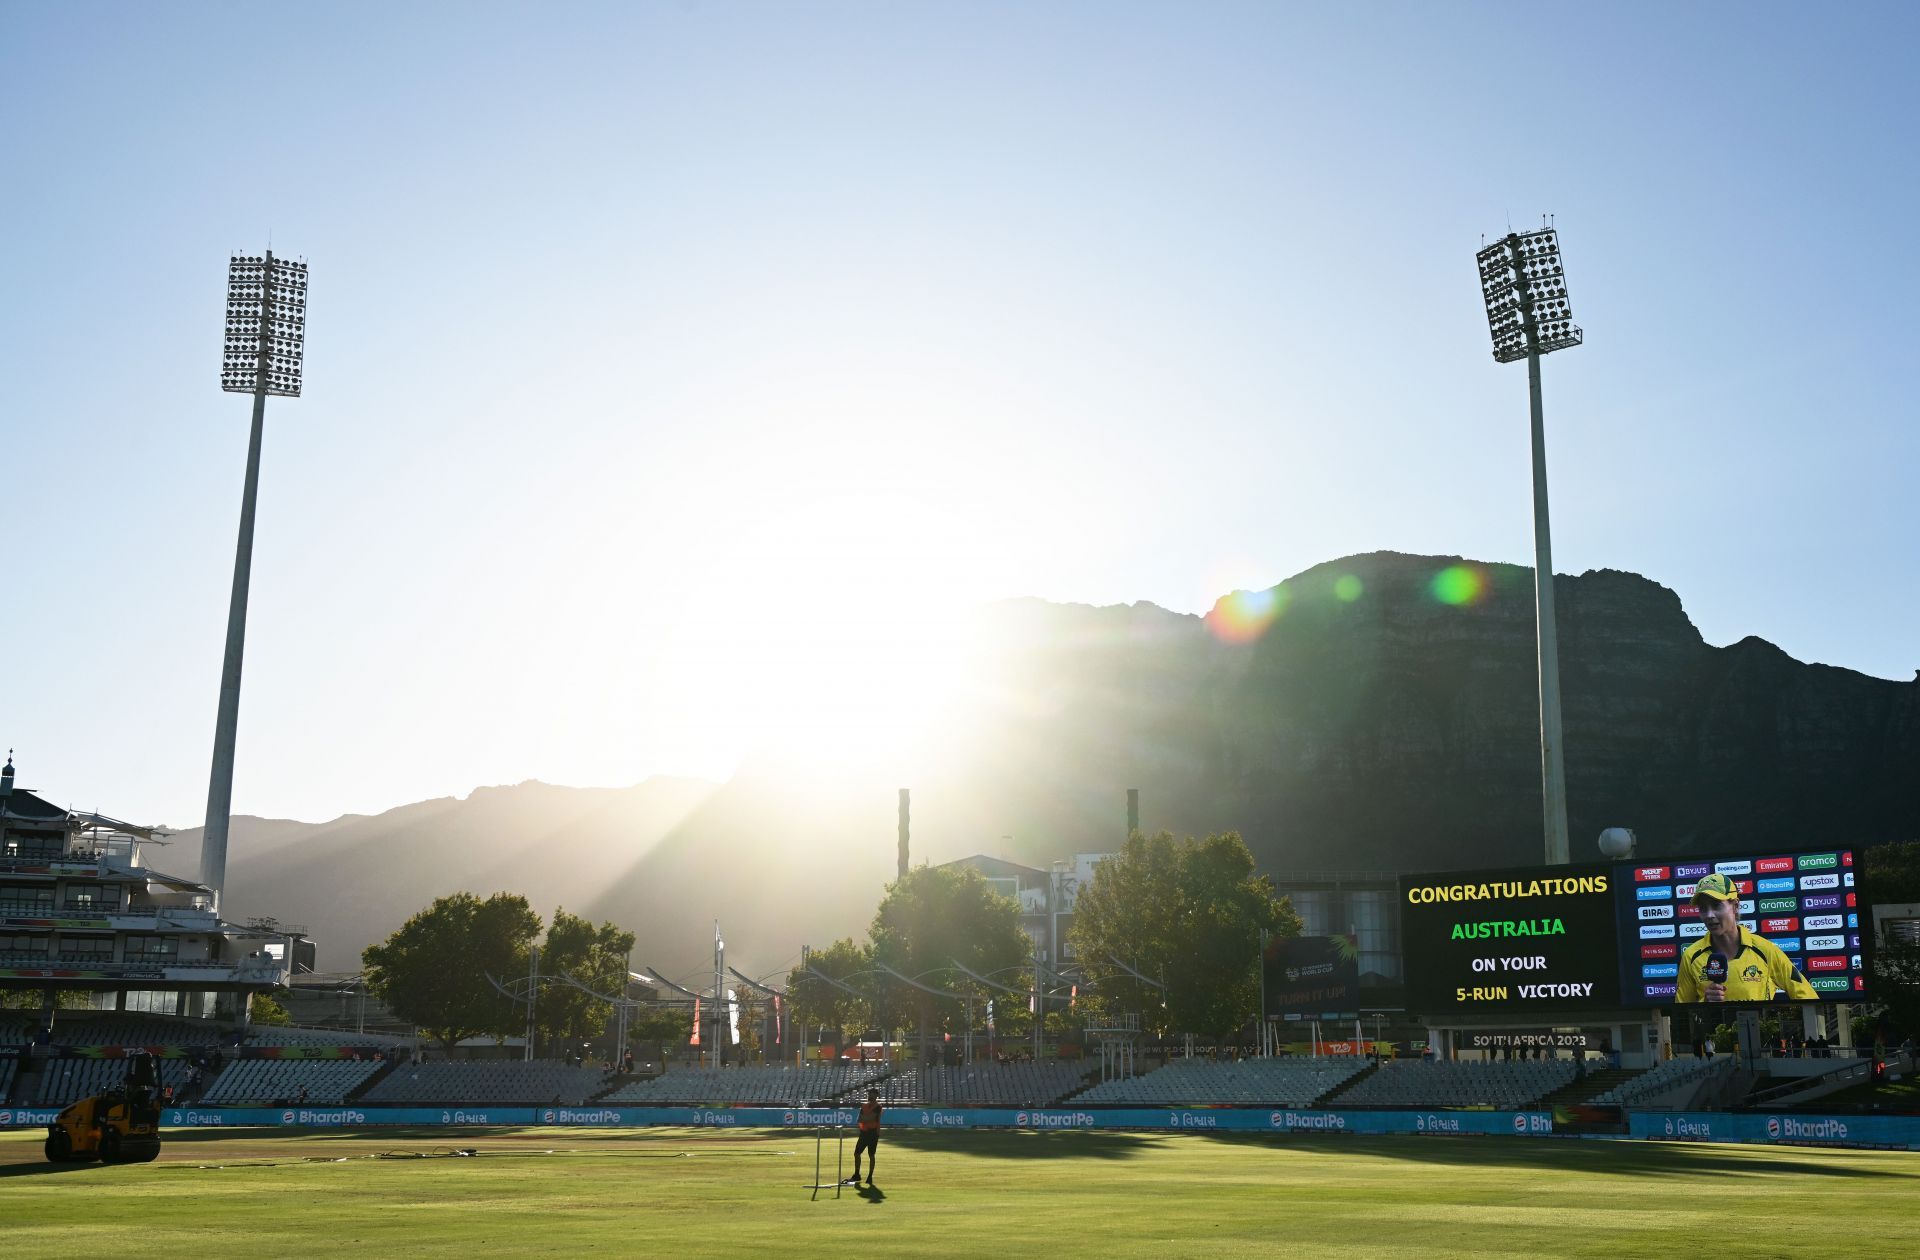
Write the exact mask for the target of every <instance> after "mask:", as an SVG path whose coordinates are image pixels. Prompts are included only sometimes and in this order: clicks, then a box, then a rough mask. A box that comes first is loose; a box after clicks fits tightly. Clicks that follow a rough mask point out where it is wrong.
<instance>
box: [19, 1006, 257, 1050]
mask: <svg viewBox="0 0 1920 1260" xmlns="http://www.w3.org/2000/svg"><path fill="white" fill-rule="evenodd" d="M44 1019H45V1016H43V1015H42V1014H41V1013H39V1012H31V1013H28V1012H11V1013H9V1014H7V1015H5V1016H0V1046H24V1045H29V1044H31V1043H33V1042H35V1041H37V1040H39V1039H40V1038H39V1034H40V1032H41V1030H42V1026H43V1021H44ZM46 1040H47V1043H48V1044H50V1045H56V1046H212V1045H219V1044H222V1043H225V1042H231V1041H232V1040H234V1034H233V1033H231V1032H229V1031H228V1030H227V1029H226V1028H224V1027H222V1026H221V1025H219V1024H217V1023H214V1022H212V1021H211V1020H204V1019H182V1018H169V1017H167V1016H164V1015H137V1014H126V1013H122V1012H116V1011H64V1010H63V1011H56V1012H54V1015H53V1026H52V1029H51V1030H50V1031H49V1033H48V1035H47V1038H46Z"/></svg>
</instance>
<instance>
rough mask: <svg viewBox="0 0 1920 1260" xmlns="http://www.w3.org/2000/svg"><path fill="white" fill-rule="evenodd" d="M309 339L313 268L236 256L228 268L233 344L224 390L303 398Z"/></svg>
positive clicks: (224, 364)
mask: <svg viewBox="0 0 1920 1260" xmlns="http://www.w3.org/2000/svg"><path fill="white" fill-rule="evenodd" d="M306 340H307V264H305V263H303V262H290V261H288V260H287V259H284V258H275V257H274V256H273V255H272V254H271V253H269V254H267V255H266V257H264V258H260V257H254V256H252V255H245V254H236V255H234V257H233V261H232V262H231V263H230V264H229V265H228V267H227V342H226V353H225V355H224V356H223V357H222V359H221V364H220V388H221V389H223V390H226V391H227V392H228V393H234V394H252V393H258V392H260V391H262V390H264V391H265V392H266V393H269V394H276V395H278V396H280V397H282V398H298V397H299V396H300V366H301V358H302V356H303V355H304V354H305V349H306Z"/></svg>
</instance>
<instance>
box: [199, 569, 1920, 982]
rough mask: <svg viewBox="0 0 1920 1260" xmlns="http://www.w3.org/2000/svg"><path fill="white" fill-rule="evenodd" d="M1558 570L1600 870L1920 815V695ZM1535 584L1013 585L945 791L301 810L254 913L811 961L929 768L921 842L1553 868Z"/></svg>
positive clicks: (240, 828)
mask: <svg viewBox="0 0 1920 1260" xmlns="http://www.w3.org/2000/svg"><path fill="white" fill-rule="evenodd" d="M1554 584H1555V593H1556V603H1557V607H1558V610H1559V617H1560V628H1561V674H1562V690H1563V709H1564V719H1565V748H1566V760H1567V794H1568V804H1569V816H1570V820H1571V823H1572V833H1573V839H1574V852H1575V854H1576V857H1578V856H1579V855H1580V854H1582V853H1583V852H1584V851H1586V850H1587V849H1588V848H1590V844H1591V839H1592V837H1593V836H1594V835H1597V834H1598V831H1599V830H1600V828H1602V827H1605V826H1612V825H1623V826H1631V827H1634V828H1635V829H1636V830H1637V831H1638V832H1639V833H1640V836H1641V841H1642V851H1643V852H1645V853H1646V854H1647V855H1648V856H1650V857H1652V856H1666V855H1675V856H1677V855H1681V854H1685V853H1697V852H1706V851H1711V850H1714V849H1717V848H1732V847H1741V846H1742V845H1745V844H1748V843H1762V844H1769V845H1771V844H1773V843H1776V842H1778V843H1780V845H1781V847H1788V844H1789V842H1790V841H1792V842H1799V843H1825V842H1827V841H1828V840H1829V839H1831V840H1834V841H1836V842H1837V841H1840V840H1845V841H1848V842H1852V843H1864V842H1869V841H1872V840H1875V839H1894V838H1904V836H1906V835H1911V834H1914V833H1915V832H1916V831H1920V826H1916V821H1917V820H1920V785H1917V784H1916V769H1915V767H1916V766H1920V685H1916V684H1915V683H1896V682H1891V681H1888V680H1881V679H1877V678H1873V677H1871V676H1869V675H1866V674H1863V673H1861V672H1859V671H1854V670H1849V669H1847V668H1845V667H1841V666H1831V665H1824V664H1809V663H1803V662H1799V661H1796V660H1794V659H1793V658H1792V657H1791V656H1789V655H1788V654H1787V653H1785V652H1784V651H1782V650H1781V649H1779V648H1778V647H1776V646H1774V645H1773V644H1770V643H1768V642H1766V641H1765V640H1764V639H1760V638H1758V637H1757V636H1746V637H1744V638H1742V639H1740V640H1738V641H1736V642H1735V643H1733V644H1730V645H1727V646H1724V647H1717V646H1714V645H1711V644H1708V643H1706V642H1705V640H1704V638H1703V637H1702V636H1701V635H1700V632H1699V630H1698V628H1697V627H1695V626H1694V624H1693V623H1692V621H1691V620H1690V619H1689V618H1688V617H1687V615H1686V612H1685V607H1684V603H1683V601H1682V600H1681V598H1680V596H1679V594H1678V593H1677V592H1675V591H1673V590H1672V589H1670V588H1668V587H1665V586H1663V585H1661V584H1660V583H1658V582H1654V581H1652V580H1650V579H1647V578H1644V577H1641V576H1639V575H1637V574H1632V573H1629V572H1626V571H1624V570H1617V569H1599V570H1590V571H1588V572H1586V573H1583V574H1580V575H1578V576H1569V575H1556V576H1555V579H1554ZM1532 585H1533V572H1532V570H1531V569H1530V568H1526V567H1524V566H1518V565H1499V564H1485V563H1481V562H1476V561H1472V560H1466V559H1463V558H1461V557H1457V556H1408V555H1404V554H1402V553H1395V552H1373V553H1367V554H1364V555H1358V556H1351V557H1346V558H1344V559H1340V560H1333V561H1327V562H1325V563H1323V564H1319V565H1315V566H1313V567H1312V568H1310V569H1307V570H1305V571H1304V572H1302V573H1301V574H1298V575H1296V576H1295V577H1292V578H1289V579H1287V581H1286V582H1283V583H1280V584H1278V585H1277V586H1275V587H1273V588H1270V589H1269V591H1268V592H1264V593H1252V594H1254V595H1256V596H1258V598H1257V599H1252V600H1244V601H1242V602H1245V603H1249V604H1257V605H1259V607H1260V608H1262V609H1265V610H1268V614H1269V615H1270V620H1269V621H1268V622H1267V623H1266V625H1265V627H1264V632H1263V633H1258V634H1255V635H1253V636H1252V637H1251V638H1249V639H1246V640H1245V641H1241V642H1229V641H1228V639H1227V637H1225V636H1226V632H1227V631H1229V630H1232V629H1233V628H1234V627H1233V626H1231V625H1229V624H1228V622H1229V621H1230V620H1231V618H1230V617H1229V616H1228V614H1229V613H1232V612H1233V611H1234V607H1233V603H1234V601H1235V599H1236V596H1232V595H1230V596H1226V597H1223V598H1222V600H1221V601H1220V602H1219V603H1217V604H1216V605H1215V608H1214V609H1213V610H1212V611H1210V612H1209V613H1208V614H1205V615H1195V614H1186V613H1178V612H1174V611H1171V610H1168V609H1164V608H1161V607H1159V606H1158V605H1154V604H1151V603H1149V602H1147V601H1136V602H1134V603H1132V604H1111V605H1101V606H1095V605H1073V604H1054V603H1050V602H1048V601H1045V600H1040V599H1035V598H1031V597H1029V598H1023V599H1019V600H1009V601H1002V602H1001V603H1000V604H998V605H995V606H994V609H993V617H992V631H993V634H994V638H995V645H996V649H997V653H996V655H995V657H994V658H993V661H992V667H991V671H990V675H989V676H988V677H987V678H986V679H984V680H983V682H982V684H981V686H980V687H979V688H978V689H977V692H976V694H975V695H974V698H973V702H972V703H973V709H972V712H971V720H970V721H969V722H968V723H965V724H961V725H956V727H955V728H954V731H953V732H952V734H951V738H950V739H948V740H947V741H946V742H945V743H944V745H943V748H942V752H943V756H942V758H941V760H940V762H939V763H938V764H937V765H936V766H935V767H934V769H933V770H932V771H930V772H929V773H928V774H927V775H926V777H924V778H923V779H922V780H921V781H919V782H915V783H912V784H905V785H902V784H892V783H880V782H877V781H869V782H865V783H859V782H854V781H852V780H851V779H849V781H848V782H844V783H828V782H824V781H822V780H821V779H820V778H819V777H818V776H817V775H815V776H810V775H808V774H806V773H802V772H800V771H799V770H796V769H795V768H794V767H791V766H786V765H782V764H779V763H769V762H760V763H749V764H748V765H747V766H744V767H743V768H742V769H741V771H740V772H739V773H738V774H736V775H735V776H734V778H733V779H732V780H730V781H728V782H727V783H725V784H721V785H711V784H699V783H697V781H687V780H677V781H671V782H656V781H655V780H651V779H650V780H647V781H645V782H643V783H642V784H637V785H634V786H633V787H630V788H566V787H562V786H558V785H552V784H545V783H541V782H539V781H537V780H527V781H524V782H522V783H520V784H517V785H511V786H504V785H501V786H490V787H484V788H476V789H475V790H474V791H473V792H471V793H469V794H468V795H467V796H466V797H464V798H456V797H441V798H435V799H434V800H433V801H425V802H413V803H410V804H408V805H404V806H396V807H395V808H394V809H393V810H389V811H385V812H383V813H381V814H377V815H343V816H341V818H339V819H335V820H332V821H331V822H329V823H325V824H311V825H306V826H310V827H311V828H312V830H311V831H309V832H306V833H299V832H297V831H294V830H292V828H297V827H299V826H302V825H301V824H285V823H281V824H276V825H275V826H276V828H277V830H278V831H279V832H280V835H279V838H278V840H277V841H276V842H274V843H272V844H271V845H268V846H265V847H258V848H256V846H254V845H253V843H252V842H251V840H250V838H249V837H250V834H251V832H252V831H253V829H254V824H255V822H261V825H262V826H264V825H265V823H264V822H263V821H262V820H247V819H240V818H236V820H235V826H234V841H233V846H232V849H231V857H230V879H229V888H228V896H227V905H228V907H229V909H230V910H231V911H232V912H234V913H236V914H240V913H248V914H260V913H265V914H272V915H274V916H275V917H277V918H280V919H282V920H285V921H290V922H305V923H307V924H308V925H309V926H310V927H312V928H314V930H315V931H316V933H317V935H318V936H319V937H320V939H321V951H322V959H323V964H324V965H325V966H328V967H342V966H352V965H355V963H356V962H357V956H358V950H359V948H360V947H361V946H363V945H364V944H366V943H368V941H370V940H377V939H381V938H382V937H384V936H385V935H386V934H387V933H388V932H391V931H392V930H393V929H394V928H396V927H398V926H399V924H400V923H401V922H402V921H404V919H405V918H406V917H407V916H408V915H411V914H412V913H414V912H415V911H417V910H418V909H420V908H422V907H423V906H424V905H426V904H427V903H428V902H429V901H430V900H432V898H433V897H435V896H440V895H444V894H446V893H448V892H453V891H458V890H461V889H463V888H464V889H465V890H467V891H473V892H477V893H483V894H484V893H487V892H491V891H499V890H502V889H506V890H511V891H517V892H524V893H527V894H528V895H529V896H530V897H532V898H533V900H534V908H535V909H536V910H537V911H539V912H540V913H541V914H542V915H548V914H550V913H551V912H552V910H553V908H554V906H555V905H558V904H564V905H565V906H566V907H567V908H568V909H569V910H572V911H574V912H576V913H588V914H591V915H592V916H594V917H596V918H613V919H615V920H617V921H618V922H620V923H621V925H622V926H623V927H627V928H631V929H632V930H634V931H636V932H637V933H638V934H639V936H640V939H641V943H642V947H641V950H640V954H641V955H643V956H645V957H646V958H647V961H648V965H660V966H668V967H669V969H670V970H671V969H672V967H673V966H679V965H681V964H682V963H684V964H685V966H686V968H687V970H688V972H689V973H691V972H693V971H697V970H698V969H699V968H700V967H702V966H710V948H711V921H712V920H713V919H715V918H719V919H723V920H725V921H726V923H727V927H726V934H727V939H728V941H729V945H730V947H732V948H733V950H734V951H735V953H734V954H733V955H732V956H731V957H737V958H739V959H741V960H743V961H745V962H750V963H751V964H752V965H753V966H754V967H763V966H764V967H766V968H783V967H784V966H785V965H788V963H789V961H790V960H791V959H793V958H796V957H797V955H798V951H799V947H800V946H801V945H802V944H814V945H823V944H826V943H828V942H829V941H830V940H832V939H835V938H837V937H839V936H841V935H855V936H857V935H859V934H860V933H861V932H862V931H864V930H865V928H866V926H867V922H868V920H869V919H870V917H871V915H872V911H873V907H874V906H875V904H876V903H877V901H878V899H879V896H880V893H881V890H882V888H883V886H884V884H885V883H886V881H887V880H888V879H890V878H891V877H892V874H893V860H894V793H893V789H894V788H895V787H899V786H908V787H911V788H912V789H913V818H914V830H913V858H914V860H915V861H921V860H935V861H943V860H950V859H952V858H956V857H960V856H964V855H966V854H968V853H973V852H990V853H999V854H1001V855H1002V856H1006V857H1009V858H1012V859H1013V860H1016V861H1024V862H1027V863H1030V864H1034V865H1045V864H1046V863H1047V862H1048V861H1051V860H1053V859H1056V858H1061V857H1065V856H1067V855H1068V854H1070V853H1072V852H1075V851H1103V850H1109V849H1112V848H1114V847H1116V846H1117V845H1118V844H1119V843H1120V841H1121V840H1122V839H1123V838H1124V835H1123V833H1124V830H1125V822H1124V812H1123V811H1124V792H1125V790H1126V789H1127V788H1130V787H1137V788H1139V789H1141V791H1142V801H1143V806H1142V808H1143V815H1142V820H1141V821H1142V825H1143V827H1145V828H1146V829H1147V830H1149V831H1152V830H1160V829H1167V830H1172V831H1175V832H1179V833H1185V834H1205V833H1207V832H1210V831H1219V830H1228V829H1233V830H1238V831H1240V832H1241V833H1242V834H1243V835H1244V836H1246V837H1247V840H1248V843H1249V845H1250V847H1252V848H1253V850H1254V853H1255V856H1256V858H1257V859H1258V860H1259V862H1260V864H1261V867H1262V869H1264V870H1267V871H1269V872H1272V873H1276V874H1283V873H1287V872H1305V871H1312V870H1327V869H1335V868H1340V869H1355V868H1369V869H1379V870H1395V869H1398V870H1415V869H1438V868H1440V867H1443V866H1448V865H1452V866H1469V865H1486V866H1494V865H1509V864H1512V865H1522V864H1528V863H1533V862H1537V861H1538V853H1539V848H1540V839H1539V833H1540V784H1539V744H1538V712H1537V704H1538V701H1537V679H1536V677H1535V669H1534V635H1533V591H1532ZM1245 594H1247V593H1242V595H1245ZM1210 631H1211V632H1210ZM827 751H828V752H831V751H832V750H831V749H829V750H827ZM823 760H825V761H829V762H830V761H831V760H832V758H831V757H827V758H823ZM183 839H184V837H183ZM371 872H378V875H377V876H375V875H372V874H370V873H371ZM488 885H498V887H493V886H488ZM703 941H704V942H705V943H704V944H702V943H701V942H703ZM731 957H730V960H731ZM743 969H749V968H746V967H743Z"/></svg>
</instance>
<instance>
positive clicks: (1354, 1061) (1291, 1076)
mask: <svg viewBox="0 0 1920 1260" xmlns="http://www.w3.org/2000/svg"><path fill="white" fill-rule="evenodd" d="M1369 1066H1371V1061H1370V1060H1367V1059H1360V1058H1347V1057H1340V1058H1319V1059H1314V1058H1305V1059H1302V1058H1278V1059H1240V1060H1238V1061H1227V1060H1222V1061H1215V1060H1212V1059H1175V1060H1174V1061H1173V1062H1171V1063H1169V1064H1167V1065H1166V1066H1165V1067H1163V1068H1160V1069H1159V1070H1158V1071H1154V1072H1148V1073H1147V1074H1145V1075H1144V1076H1133V1077H1127V1078H1125V1079H1123V1080H1114V1081H1103V1082H1101V1083H1100V1084H1098V1085H1095V1086H1094V1087H1093V1088H1092V1089H1090V1090H1088V1091H1087V1092H1086V1093H1084V1094H1081V1095H1080V1096H1079V1097H1078V1098H1077V1099H1076V1100H1075V1101H1076V1102H1086V1103H1119V1104H1129V1103H1135V1104H1137V1103H1145V1104H1149V1105H1154V1106H1159V1105H1180V1104H1205V1103H1243V1104H1247V1105H1250V1106H1261V1107H1306V1106H1310V1105H1311V1104H1313V1103H1314V1102H1316V1101H1318V1100H1319V1099H1320V1098H1321V1096H1323V1095H1325V1094H1327V1093H1329V1092H1331V1091H1333V1090H1335V1089H1337V1088H1339V1087H1340V1086H1341V1085H1342V1084H1344V1083H1346V1082H1347V1081H1349V1080H1352V1079H1353V1078H1354V1077H1355V1076H1357V1075H1359V1074H1360V1073H1361V1072H1364V1071H1365V1070H1366V1069H1367V1068H1368V1067H1369Z"/></svg>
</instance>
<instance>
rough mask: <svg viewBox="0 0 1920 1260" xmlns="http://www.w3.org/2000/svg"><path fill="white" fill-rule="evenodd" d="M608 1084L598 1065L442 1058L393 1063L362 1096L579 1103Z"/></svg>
mask: <svg viewBox="0 0 1920 1260" xmlns="http://www.w3.org/2000/svg"><path fill="white" fill-rule="evenodd" d="M606 1088H607V1075H606V1073H604V1072H602V1071H600V1070H599V1069H598V1068H584V1067H569V1066H567V1065H566V1064H565V1063H561V1062H558V1061H556V1060H553V1059H535V1060H533V1061H532V1062H530V1063H526V1062H504V1061H500V1060H487V1059H474V1060H454V1061H446V1060H439V1061H435V1062H432V1063H409V1064H405V1065H403V1066H401V1067H398V1068H396V1069H394V1071H393V1072H392V1073H390V1074H389V1075H388V1076H386V1077H385V1078H383V1079H382V1080H381V1081H380V1082H379V1083H377V1084H376V1085H374V1087H373V1088H372V1089H370V1090H368V1091H367V1092H366V1093H365V1094H363V1095H362V1096H361V1097H360V1099H359V1101H361V1102H365V1103H372V1104H392V1105H404V1104H408V1103H432V1104H435V1105H441V1104H460V1103H474V1102H486V1103H493V1104H495V1105H499V1106H515V1105H518V1106H539V1105H544V1104H548V1103H559V1104H562V1105H567V1106H575V1105H578V1104H580V1103H584V1102H586V1101H587V1100H588V1099H590V1098H592V1097H593V1096H594V1095H596V1094H598V1093H600V1092H601V1091H603V1090H605V1089H606Z"/></svg>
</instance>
